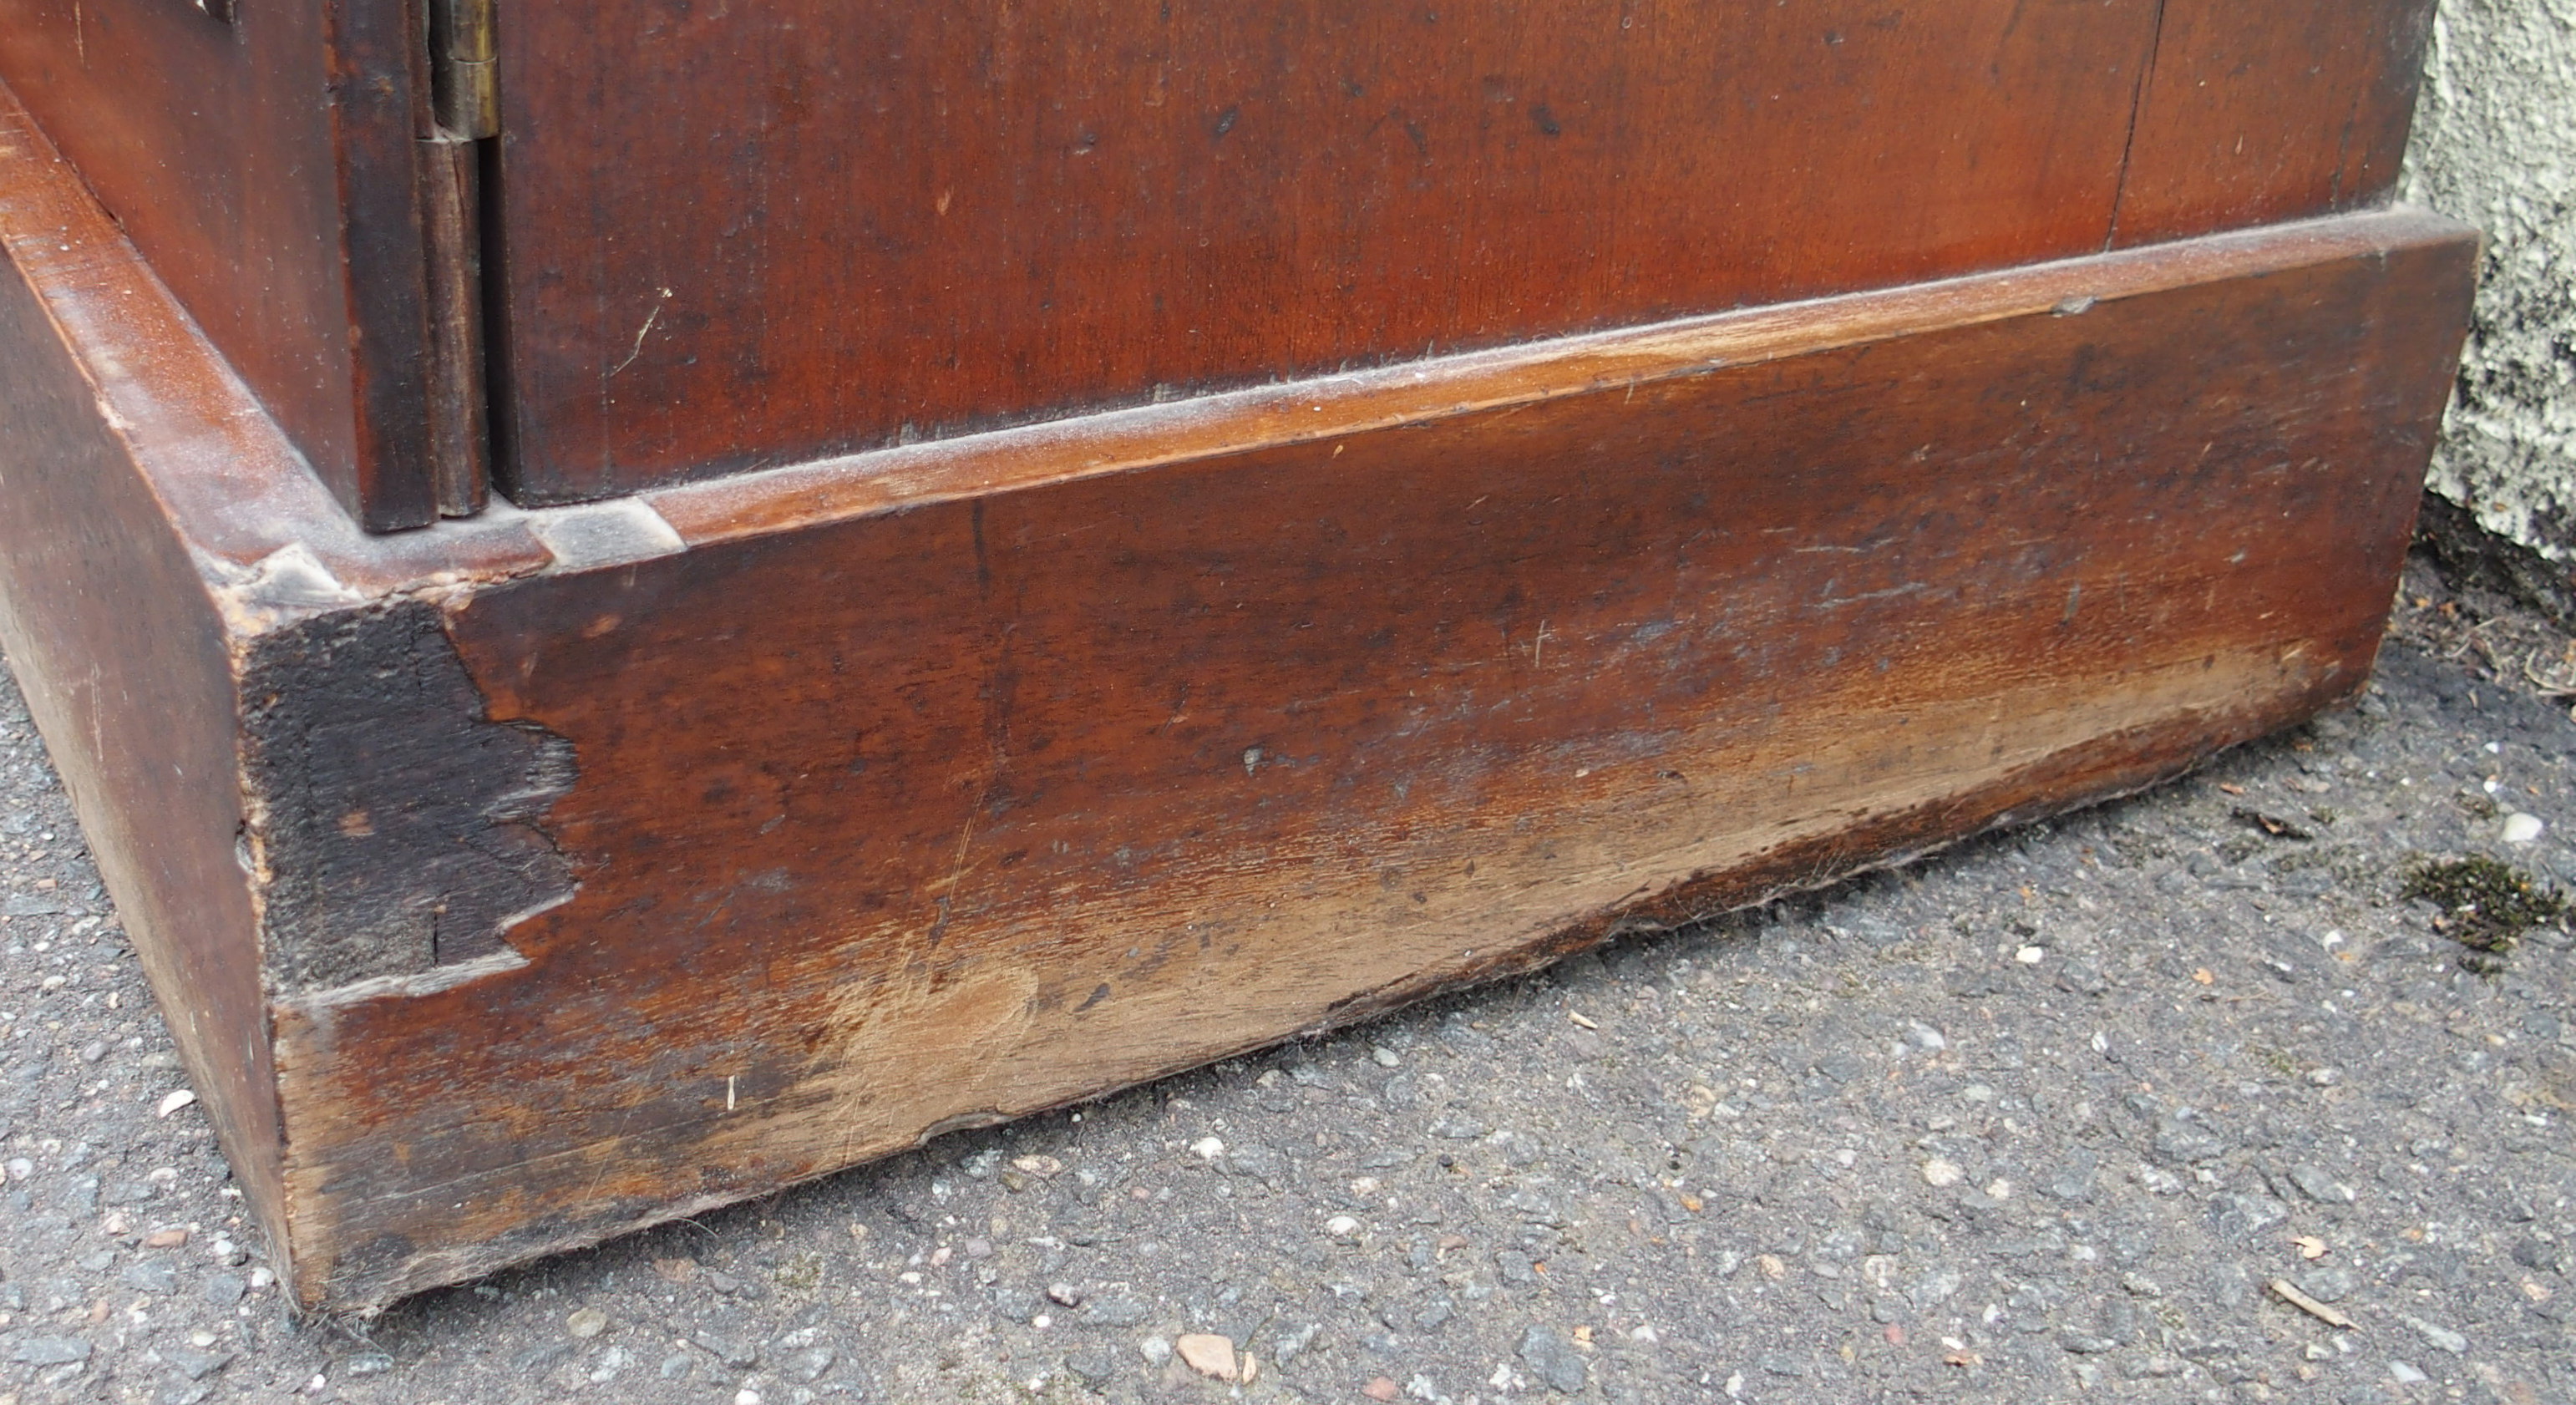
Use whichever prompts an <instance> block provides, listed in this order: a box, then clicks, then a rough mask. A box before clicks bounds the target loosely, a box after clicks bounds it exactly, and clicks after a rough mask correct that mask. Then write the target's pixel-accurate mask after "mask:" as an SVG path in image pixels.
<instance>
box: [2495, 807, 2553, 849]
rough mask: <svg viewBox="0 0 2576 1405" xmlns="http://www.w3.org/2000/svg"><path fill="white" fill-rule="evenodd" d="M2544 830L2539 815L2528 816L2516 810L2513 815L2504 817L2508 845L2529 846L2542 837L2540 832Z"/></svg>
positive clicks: (2505, 838) (2504, 832)
mask: <svg viewBox="0 0 2576 1405" xmlns="http://www.w3.org/2000/svg"><path fill="white" fill-rule="evenodd" d="M2542 828H2543V826H2542V825H2541V823H2540V817H2539V816H2538V815H2526V814H2524V813H2523V812H2522V811H2520V810H2516V811H2514V812H2513V813H2512V814H2510V815H2507V816H2505V817H2504V830H2503V837H2504V842H2506V843H2507V844H2529V843H2531V842H2532V841H2533V840H2536V839H2538V838H2539V837H2540V831H2541V829H2542Z"/></svg>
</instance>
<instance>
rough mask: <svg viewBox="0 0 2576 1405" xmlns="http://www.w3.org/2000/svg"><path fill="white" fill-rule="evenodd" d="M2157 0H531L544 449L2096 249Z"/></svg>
mask: <svg viewBox="0 0 2576 1405" xmlns="http://www.w3.org/2000/svg"><path fill="white" fill-rule="evenodd" d="M2157 9H2158V6H2157V4H2156V3H2155V0H1794V2H1793V3H1779V2H1778V0H1624V3H1622V2H1621V0H1612V2H1611V3H1603V0H1162V3H1132V0H1116V3H1110V0H947V2H946V3H941V4H892V3H886V0H764V3H760V4H729V3H725V0H597V3H587V4H531V5H525V6H517V5H513V6H510V7H508V8H507V9H505V10H504V11H503V19H502V26H501V41H500V42H501V89H502V105H503V117H502V136H501V138H500V142H501V160H500V167H501V173H502V179H501V182H500V190H499V192H498V198H499V200H500V206H499V209H500V228H501V231H502V248H501V259H500V260H499V262H500V264H501V265H502V267H503V272H504V287H503V290H502V296H503V298H504V300H505V304H506V321H507V325H506V329H505V330H504V331H503V332H502V335H505V336H506V338H507V346H506V357H505V359H506V377H507V385H506V389H505V390H504V392H503V398H502V401H501V403H500V409H501V410H502V412H503V415H504V419H505V423H504V425H503V433H504V438H503V444H504V451H505V454H506V455H507V463H506V469H505V471H506V473H507V475H508V478H509V482H510V485H511V486H512V487H513V488H514V490H515V491H516V492H517V494H518V495H519V496H520V498H521V500H522V501H565V500H573V499H581V498H590V497H597V496H602V495H606V494H611V493H615V492H619V491H624V490H628V489H632V488H636V487H639V486H644V485H649V484H655V483H663V482H668V481H671V480H675V479H681V478H690V477H700V476H705V475H709V474H717V473H725V472H731V471H738V470H745V469H752V468H758V467H762V466H767V465H773V464H779V463H785V462H793V461H797V460H802V459H809V458H813V457H817V456H821V455H826V454H830V453H834V452H840V451H849V450H857V449H865V448H870V447H875V446H880V445H885V444H889V443H898V442H903V441H907V440H912V439H917V438H925V437H932V436H943V435H953V434H957V433H960V432H964V431H970V430H973V429H976V428H979V427H987V426H994V425H1002V424H1009V423H1013V422H1017V421H1026V420H1031V419H1037V418H1044V417H1050V416H1056V415H1062V414H1066V413H1070V412H1076V411H1080V410H1083V409H1087V408H1093V407H1101V406H1112V405H1120V404H1131V403H1137V402H1144V401H1149V400H1154V399H1160V398H1169V397H1174V396H1180V395H1187V394H1190V393H1193V392H1199V391H1204V390H1208V389H1210V388H1216V387H1225V386H1239V385H1244V384H1251V383H1259V382H1265V381H1272V380H1277V379H1281V378H1288V377H1296V376H1305V375H1317V374H1327V373H1330V372H1332V371H1334V370H1335V369H1337V368H1341V367H1352V366H1361V365H1370V364H1380V363H1385V362H1390V361H1400V360H1403V359H1405V358H1409V357H1419V356H1424V355H1429V354H1434V353H1445V352H1450V351H1456V350H1464V349H1468V348H1475V347H1489V346H1495V345H1500V344H1504V343H1509V342H1514V341H1519V340H1523V339H1527V338H1531V337H1538V336H1546V335H1551V334H1558V333H1565V332H1572V331H1578V330H1582V329H1586V328H1596V327H1604V326H1613V325H1619V324H1630V323H1638V322H1645V321H1651V320H1654V319H1658V318H1665V317H1671V316H1675V315H1679V314H1685V313H1696V312H1707V311H1712V310H1717V309H1723V308H1726V307H1730V306H1736V305H1741V304H1747V303H1759V302H1771V301H1778V300H1782V299H1789V298H1797V297H1804V296H1809V295H1813V294H1819V293H1828V292H1835V291H1840V290H1845V289H1852V288H1859V287H1866V286H1874V285H1884V284H1891V283H1898V282H1903V281H1909V280H1916V279H1924V278H1935V277H1940V276H1942V275H1946V274H1954V273H1959V272H1962V271H1966V270H1970V269H1977V268H1987V267H1993V266H1997V265H2003V264H2010V263H2015V262H2022V261H2028V260H2034V259H2044V258H2050V257H2056V256H2064V255H2072V254H2077V253H2083V252H2089V251H2093V250H2098V249H2100V248H2101V247H2103V244H2104V242H2105V240H2106V238H2107V236H2108V231H2109V228H2110V220H2111V216H2112V205H2113V199H2114V195H2115V192H2116V189H2117V186H2118V181H2119V174H2120V166H2121V159H2122V154H2123V149H2124V144H2125V143H2126V141H2127V139H2128V135H2129V123H2130V114H2131V111H2132V107H2133V104H2134V100H2135V96H2136V93H2137V90H2138V87H2139V84H2140V80H2141V77H2142V75H2143V72H2144V69H2145V65H2146V63H2147V60H2148V56H2149V53H2150V51H2151V49H2152V47H2153V40H2154V26H2155V19H2156V12H2157ZM487 194H488V192H487Z"/></svg>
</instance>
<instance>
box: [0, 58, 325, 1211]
mask: <svg viewBox="0 0 2576 1405" xmlns="http://www.w3.org/2000/svg"><path fill="white" fill-rule="evenodd" d="M39 159H42V158H41V157H39V156H38V155H37V154H36V145H35V143H34V141H33V139H32V134H31V132H30V131H29V129H28V128H27V126H26V124H25V121H24V118H23V115H22V114H19V113H16V112H14V111H9V110H6V109H0V254H5V257H0V652H5V653H6V654H7V656H8V662H9V665H10V667H11V669H12V670H13V671H14V672H15V673H16V674H17V676H18V682H19V685H20V687H21V688H22V690H23V691H24V692H25V693H26V696H27V707H28V710H29V711H30V712H32V713H33V714H34V716H35V719H36V725H37V726H38V727H39V728H41V729H42V730H43V732H44V736H45V744H46V747H47V748H48V750H50V751H51V753H52V755H53V760H54V769H55V770H56V771H57V772H58V773H59V774H60V775H61V776H62V779H63V787H64V789H65V790H66V791H68V792H69V793H70V795H71V800H72V805H73V808H74V809H75V810H77V811H78V812H79V814H80V818H81V828H82V829H83V831H84V832H85V833H86V834H87V835H88V838H89V844H90V852H91V853H93V854H94V855H96V856H97V858H98V864H99V871H100V873H101V875H102V876H103V877H104V878H105V879H106V882H107V886H108V889H109V891H110V892H111V893H113V894H114V895H115V898H116V907H117V915H118V917H119V918H120V919H121V920H122V921H123V922H124V924H125V929H126V932H127V934H128V935H129V936H130V937H131V938H132V940H133V944H134V949H135V951H136V952H137V953H138V955H139V956H140V957H141V959H142V965H143V969H144V972H145V974H146V975H147V976H148V977H149V978H150V979H151V982H152V988H153V990H154V991H155V992H156V993H157V994H158V995H159V996H160V999H161V1006H162V1009H163V1010H164V1011H165V1012H166V1013H167V1015H168V1017H169V1023H170V1032H171V1034H172V1036H173V1037H174V1038H175V1039H176V1040H177V1042H178V1046H179V1052H180V1056H181V1057H182V1058H183V1059H184V1060H185V1061H186V1064H187V1069H188V1076H189V1079H190V1081H191V1082H192V1083H193V1084H194V1085H195V1086H196V1088H197V1090H198V1092H199V1093H200V1094H201V1095H202V1096H203V1098H204V1101H205V1104H206V1108H207V1112H208V1114H209V1116H211V1117H212V1118H213V1119H214V1124H215V1130H216V1132H217V1134H218V1135H219V1136H220V1137H221V1138H222V1140H223V1146H224V1150H225V1153H226V1154H227V1155H228V1156H229V1157H231V1159H232V1166H233V1171H234V1174H235V1175H236V1176H237V1177H238V1178H239V1180H240V1182H241V1184H242V1186H243V1187H244V1189H245V1191H246V1192H247V1194H248V1196H249V1198H250V1203H251V1205H252V1208H253V1209H255V1210H256V1211H258V1213H259V1216H260V1219H261V1222H262V1223H263V1224H265V1225H268V1226H271V1227H274V1226H277V1225H279V1224H281V1223H282V1222H283V1213H284V1201H283V1197H282V1194H281V1190H282V1187H281V1184H280V1181H279V1177H278V1168H279V1150H280V1140H279V1128H278V1115H277V1095H276V1091H275V1082H276V1073H275V1070H274V1068H273V1067H272V1066H271V1064H270V1061H269V1045H268V1040H267V1038H266V1037H265V1034H264V1027H265V1025H266V1023H267V1011H266V1009H265V1008H264V1006H265V1001H264V997H263V995H262V994H261V991H260V982H259V961H258V948H257V945H256V942H257V923H256V919H255V917H254V914H253V912H252V907H251V884H250V876H249V875H248V874H246V873H244V872H242V870H241V867H240V866H239V865H238V864H236V863H235V862H234V859H233V842H232V840H231V839H230V838H229V837H228V835H230V834H231V833H232V832H234V831H236V830H237V829H238V828H239V827H240V825H241V822H242V808H241V791H240V784H239V767H238V766H237V764H236V763H235V760H234V730H235V729H234V725H233V689H232V669H231V661H230V659H229V657H228V655H227V648H226V637H225V636H226V630H225V628H224V623H223V621H222V619H221V617H220V615H219V614H218V611H217V609H216V606H215V603H214V600H213V599H212V597H211V596H209V594H208V593H207V592H206V590H205V588H204V585H203V584H202V582H201V581H200V580H199V578H198V573H197V568H196V566H195V565H194V564H193V563H192V562H191V561H190V560H189V557H188V551H187V542H186V539H185V537H184V536H183V535H182V534H181V532H180V531H179V530H177V528H176V527H175V526H174V525H173V524H172V523H171V522H170V521H169V520H168V519H167V517H166V516H165V515H164V509H163V506H162V504H161V503H160V502H159V501H158V500H156V498H155V497H154V495H153V493H152V492H151V489H150V485H149V484H148V483H147V481H146V480H145V479H144V477H143V476H142V475H140V474H138V473H136V472H135V471H134V467H133V464H132V463H131V462H130V460H129V459H128V457H127V450H126V446H125V444H124V443H123V442H121V440H120V437H119V436H118V434H117V433H116V432H115V430H114V429H113V428H112V427H111V426H110V425H109V424H108V423H106V422H105V420H104V419H103V417H102V416H101V415H100V413H99V401H98V397H97V393H96V387H95V385H94V383H93V382H91V381H90V380H88V379H86V378H85V377H84V376H83V375H82V374H81V372H82V369H83V367H82V366H81V363H80V361H79V360H78V359H77V358H75V357H74V356H71V355H69V354H66V348H65V347H64V344H63V341H62V335H61V333H60V332H59V331H58V330H57V328H56V325H55V320H54V319H55V316H56V308H55V307H53V306H49V305H48V303H49V297H50V299H52V300H57V301H58V300H62V299H66V298H70V299H87V300H89V301H93V302H105V303H107V304H109V305H110V306H113V305H114V304H115V303H116V302H117V301H120V300H121V299H120V297H119V294H121V293H127V292H131V291H132V289H131V288H130V287H119V286H118V284H117V280H116V279H115V277H114V275H113V273H112V272H109V274H108V276H107V277H105V278H101V277H100V275H101V273H102V272H103V271H104V270H100V269H98V268H97V267H95V266H94V265H90V264H88V263H86V261H85V260H84V259H83V258H82V256H83V255H85V254H87V253H88V252H89V249H88V248H87V247H83V246H86V245H87V244H88V241H87V240H80V241H78V246H76V247H74V248H72V249H68V250H67V249H64V248H63V247H61V245H62V243H63V242H64V238H63V236H64V234H65V232H66V230H67V227H68V226H70V225H71V224H73V223H76V222H78V220H79V216H80V214H81V213H82V212H81V210H80V209H79V207H78V206H77V205H76V204H72V203H71V202H67V201H60V200H54V199H48V198H46V197H47V196H49V195H59V194H62V193H65V188H66V187H70V186H71V185H72V182H71V180H70V178H69V173H68V171H64V170H62V169H61V168H60V167H59V166H57V167H55V174H56V175H57V177H58V179H57V180H56V181H54V182H47V183H39V182H27V181H16V180H11V179H9V173H16V172H19V171H22V170H24V169H25V168H26V166H27V165H29V164H30V163H31V162H33V161H35V160H39ZM48 187H50V188H48ZM129 276H130V275H129ZM40 285H41V287H42V289H43V291H42V292H40V291H39V287H40Z"/></svg>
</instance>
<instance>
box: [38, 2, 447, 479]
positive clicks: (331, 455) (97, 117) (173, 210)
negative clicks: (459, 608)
mask: <svg viewBox="0 0 2576 1405" xmlns="http://www.w3.org/2000/svg"><path fill="white" fill-rule="evenodd" d="M412 15H413V10H412V7H411V6H410V5H409V4H407V3H401V2H400V0H394V2H393V3H377V2H376V0H260V2H259V3H257V4H249V5H244V6H242V7H241V13H240V14H239V15H237V16H235V17H234V19H233V20H232V21H231V22H229V23H227V22H225V21H223V20H219V19H216V18H213V17H211V16H209V15H207V14H206V13H204V12H203V11H201V10H199V9H197V8H196V7H195V6H193V5H190V4H188V3H185V0H0V83H5V84H6V85H7V86H8V87H9V88H10V89H11V90H13V91H14V94H15V96H16V98H17V99H18V100H19V101H23V103H24V104H25V106H26V107H27V109H29V110H30V111H31V112H32V113H33V114H34V116H35V118H36V120H37V122H38V123H39V124H40V125H41V126H42V127H43V129H44V131H45V133H46V135H47V136H48V137H50V138H51V139H52V141H53V143H54V144H55V145H57V146H59V147H60V148H61V149H62V150H63V151H64V152H65V153H67V154H68V155H69V156H70V158H71V160H72V161H73V163H74V164H75V165H76V166H77V167H78V168H79V170H80V172H81V175H82V176H83V178H84V179H86V180H87V182H88V183H89V186H90V188H91V189H92V190H93V191H94V192H95V193H96V194H97V196H98V198H99V199H100V200H101V201H103V202H104V203H105V204H106V206H107V208H108V209H109V210H110V211H111V212H112V213H113V214H114V216H115V218H116V220H117V221H118V223H119V224H121V225H122V226H123V227H124V229H125V230H126V232H127V233H128V234H130V235H131V236H132V238H133V240H134V242H135V243H136V244H138V245H139V246H141V248H142V249H143V251H144V253H145V254H146V255H147V256H148V257H149V258H150V259H151V261H152V266H153V269H154V270H155V271H156V272H157V273H158V274H159V275H160V276H161V278H162V279H163V280H164V281H165V282H167V283H168V284H169V286H170V288H171V289H172V291H174V292H175V293H177V294H178V296H179V299H180V301H181V302H182V303H184V304H185V305H186V306H187V308H188V311H189V312H190V313H191V314H192V315H194V317H195V318H196V320H197V322H198V323H199V325H201V326H202V327H203V328H204V329H205V331H206V334H207V335H208V336H209V337H210V338H211V339H212V340H213V341H214V343H215V344H216V345H217V346H219V347H221V348H222V349H223V353H224V355H225V357H226V358H227V359H229V360H230V361H231V362H232V363H233V365H234V367H235V368H236V369H237V370H238V371H239V372H240V374H241V376H242V378H243V379H244V380H246V381H248V382H249V383H250V384H251V385H252V386H253V387H254V388H255V389H256V390H257V392H258V394H259V398H260V402H261V403H262V404H263V405H264V406H266V407H267V409H268V411H269V413H270V414H272V415H274V416H275V417H276V419H277V422H278V423H279V424H281V425H283V426H285V428H286V430H287V433H288V435H289V436H290V437H291V438H292V439H293V440H294V441H295V444H296V446H297V448H299V449H300V450H302V451H303V453H304V454H305V455H306V457H307V458H308V459H309V460H310V461H311V463H312V467H313V471H314V472H316V473H318V474H320V475H321V477H322V479H323V481H324V482H326V483H328V484H329V485H330V487H331V489H332V491H333V492H334V494H335V495H336V496H337V497H338V499H339V500H340V502H341V503H342V505H343V506H344V507H346V508H347V509H348V510H349V511H350V512H351V513H352V514H354V515H356V516H358V517H359V518H360V519H361V520H362V521H364V522H365V523H366V524H367V525H368V526H370V527H372V528H377V529H389V528H396V527H409V526H418V525H420V524H422V523H426V522H430V521H433V520H435V519H436V517H437V504H436V500H435V497H434V493H433V485H432V481H431V475H430V465H431V453H432V447H433V446H432V442H431V440H430V437H429V427H430V419H429V394H430V386H429V382H428V367H427V363H426V360H425V357H426V352H427V341H428V322H427V320H426V319H427V311H426V307H425V302H424V299H425V297H426V292H427V277H428V257H429V255H428V251H427V249H426V247H425V246H424V243H423V224H422V221H423V210H422V207H421V184H422V177H423V171H422V169H421V155H422V153H420V152H418V151H416V150H415V147H416V146H417V145H418V143H417V142H416V140H415V139H416V138H417V137H419V136H421V135H424V134H425V133H426V131H427V128H426V127H425V126H424V125H423V121H424V113H425V108H424V107H423V106H422V104H421V100H420V99H419V97H418V96H417V88H416V85H417V84H418V83H419V82H420V81H421V80H420V76H419V74H418V73H417V72H416V69H417V67H418V65H419V63H420V62H422V60H421V58H420V56H419V54H418V53H417V52H416V51H417V50H418V49H419V46H418V45H417V44H416V43H415V42H414V40H413V29H412ZM13 105H14V104H13Z"/></svg>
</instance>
